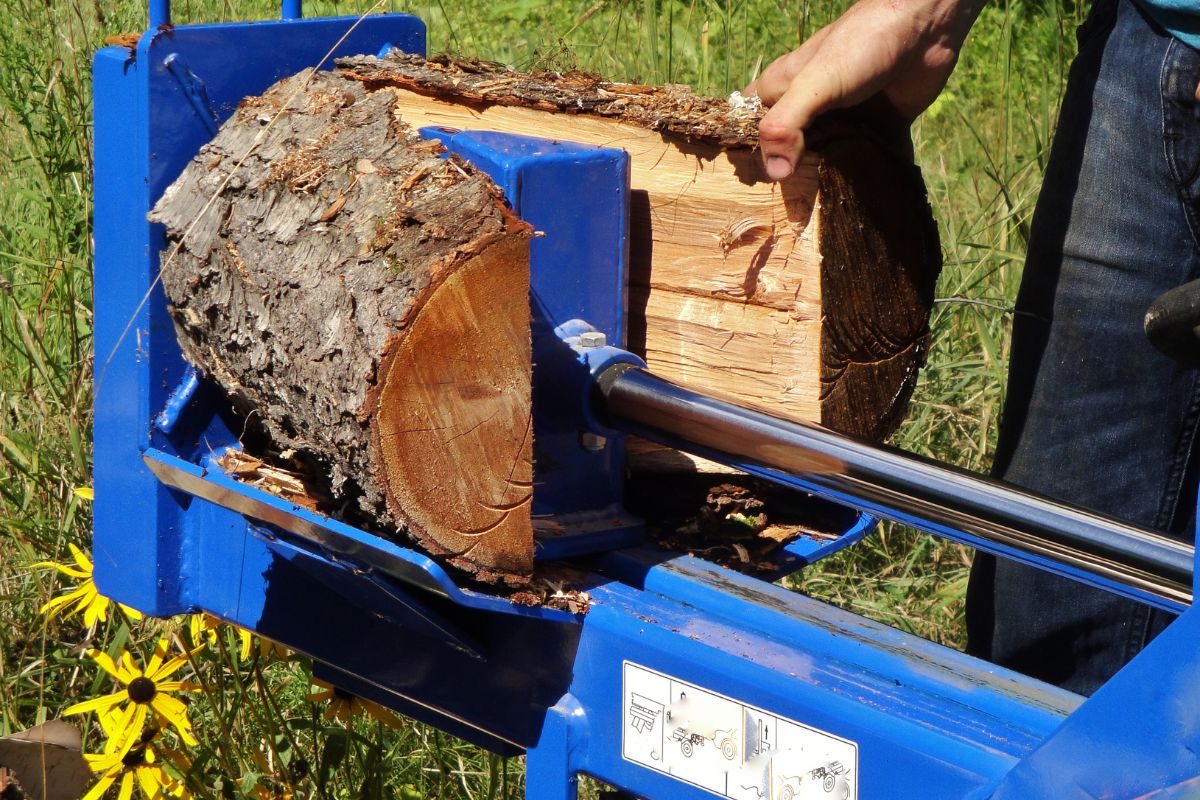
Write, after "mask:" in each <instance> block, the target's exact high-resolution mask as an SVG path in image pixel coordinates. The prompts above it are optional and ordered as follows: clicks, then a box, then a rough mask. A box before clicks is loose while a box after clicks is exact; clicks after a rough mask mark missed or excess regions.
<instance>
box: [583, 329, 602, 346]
mask: <svg viewBox="0 0 1200 800" xmlns="http://www.w3.org/2000/svg"><path fill="white" fill-rule="evenodd" d="M606 344H608V337H607V336H605V335H604V333H603V332H602V331H584V332H583V333H581V334H579V346H580V347H604V345H606Z"/></svg>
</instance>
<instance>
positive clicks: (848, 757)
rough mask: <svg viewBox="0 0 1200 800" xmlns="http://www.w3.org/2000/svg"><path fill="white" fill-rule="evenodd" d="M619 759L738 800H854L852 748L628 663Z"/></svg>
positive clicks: (855, 772) (855, 755) (854, 755)
mask: <svg viewBox="0 0 1200 800" xmlns="http://www.w3.org/2000/svg"><path fill="white" fill-rule="evenodd" d="M622 703H623V709H622V719H623V722H622V725H621V731H622V733H621V755H622V757H623V758H625V759H626V760H627V761H632V762H634V763H635V764H641V765H642V766H643V767H649V768H650V769H653V770H657V771H658V772H662V773H664V774H666V775H670V776H671V777H673V778H677V779H679V780H681V781H685V782H687V783H690V784H692V785H693V786H698V787H700V788H701V789H707V790H708V791H710V792H712V793H713V794H716V795H720V796H721V797H730V798H736V799H737V800H801V798H805V799H807V800H857V797H858V745H857V744H855V743H854V742H851V741H848V740H846V739H842V738H839V737H837V736H834V735H832V734H829V733H826V732H824V731H820V730H817V729H816V728H813V727H810V726H808V725H803V724H801V723H799V722H796V721H795V720H791V719H786V718H784V717H780V716H777V715H775V714H772V713H770V712H768V711H764V710H763V709H761V708H756V707H754V706H751V705H747V704H746V703H742V702H739V701H737V700H733V699H731V698H728V697H725V696H724V695H720V694H717V693H715V692H710V691H708V690H707V689H701V688H700V687H699V686H695V685H693V684H690V683H687V682H685V681H681V680H678V679H676V678H672V677H671V676H669V675H664V674H663V673H661V672H656V671H654V670H652V669H647V668H646V667H643V666H639V665H638V664H634V663H631V662H629V661H626V662H624V664H623V674H622Z"/></svg>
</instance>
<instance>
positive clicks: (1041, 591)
mask: <svg viewBox="0 0 1200 800" xmlns="http://www.w3.org/2000/svg"><path fill="white" fill-rule="evenodd" d="M1079 43H1080V51H1079V56H1078V58H1077V59H1076V61H1075V63H1074V64H1073V65H1072V67H1071V74H1070V77H1069V81H1068V88H1067V94H1066V96H1065V98H1064V101H1063V107H1062V111H1061V114H1060V121H1059V126H1058V131H1057V133H1056V134H1055V140H1054V145H1053V148H1052V150H1051V156H1050V161H1049V163H1048V165H1047V171H1046V179H1045V184H1044V186H1043V189H1042V193H1041V196H1040V197H1039V200H1038V205H1037V210H1036V213H1035V215H1034V219H1033V225H1032V229H1031V238H1030V243H1029V254H1028V258H1027V260H1026V264H1025V273H1024V277H1023V279H1022V284H1021V290H1020V294H1019V296H1018V300H1017V312H1016V316H1015V318H1014V322H1013V351H1012V362H1011V363H1012V366H1011V371H1010V375H1009V384H1008V394H1007V400H1006V405H1005V411H1004V417H1003V420H1002V422H1001V429H1000V444H999V448H998V452H997V457H996V463H995V470H994V471H995V474H996V476H997V477H999V478H1001V479H1002V480H1004V481H1007V482H1010V483H1013V484H1017V485H1019V486H1023V487H1025V488H1027V489H1031V490H1033V491H1035V492H1039V493H1041V494H1045V495H1050V496H1052V497H1056V498H1060V499H1063V500H1066V501H1068V502H1070V503H1074V504H1076V505H1081V506H1086V507H1088V508H1092V509H1094V510H1096V511H1099V512H1102V513H1105V514H1108V515H1111V516H1115V517H1119V518H1121V519H1124V520H1127V521H1129V522H1133V523H1137V524H1140V525H1144V526H1148V527H1153V528H1157V529H1160V530H1162V531H1165V532H1171V533H1172V535H1177V536H1179V537H1181V538H1188V539H1190V538H1192V524H1193V517H1194V514H1193V509H1194V507H1195V484H1196V474H1195V470H1194V466H1195V461H1194V459H1193V458H1192V451H1193V444H1194V440H1195V438H1196V430H1197V419H1198V417H1200V382H1198V381H1197V374H1196V371H1195V370H1188V369H1184V368H1182V367H1179V366H1177V365H1176V364H1174V363H1173V362H1172V361H1170V360H1169V359H1167V358H1166V357H1165V356H1162V355H1159V354H1158V353H1157V352H1156V351H1155V350H1154V349H1153V348H1151V347H1150V345H1149V344H1147V343H1146V341H1145V338H1144V336H1143V333H1142V319H1143V316H1144V315H1145V312H1146V308H1147V306H1148V305H1149V304H1150V302H1151V301H1152V300H1154V299H1155V298H1156V297H1157V296H1158V295H1159V294H1161V293H1162V292H1165V291H1167V290H1168V289H1171V288H1173V287H1175V286H1178V285H1179V284H1182V283H1185V282H1187V281H1189V280H1192V279H1194V278H1197V277H1200V246H1198V244H1197V242H1198V237H1197V233H1198V231H1200V106H1198V105H1197V102H1196V100H1195V91H1196V86H1197V82H1198V81H1200V53H1198V52H1197V51H1195V50H1192V49H1190V48H1188V47H1187V46H1185V45H1183V44H1182V43H1180V42H1178V41H1176V40H1175V39H1173V38H1172V37H1170V36H1169V35H1168V34H1166V33H1165V32H1163V31H1162V30H1160V29H1157V28H1156V27H1155V26H1154V25H1153V24H1152V23H1150V22H1149V21H1148V20H1147V19H1146V18H1145V17H1144V16H1143V14H1142V13H1141V12H1140V10H1139V9H1138V7H1137V6H1136V5H1134V3H1132V2H1131V1H1130V0H1097V3H1096V5H1095V7H1094V8H1093V9H1092V12H1091V14H1090V15H1089V17H1088V20H1087V22H1085V24H1084V25H1083V26H1082V27H1081V28H1080V30H1079ZM1170 621H1171V617H1170V615H1168V614H1165V613H1163V612H1160V611H1155V610H1151V609H1150V608H1148V607H1147V606H1144V605H1141V604H1139V603H1136V602H1133V601H1130V600H1125V599H1122V598H1118V597H1116V596H1114V595H1111V594H1108V593H1106V592H1103V591H1101V590H1098V589H1092V588H1089V587H1085V586H1082V585H1080V584H1077V583H1075V582H1073V581H1070V580H1067V579H1064V578H1060V577H1057V576H1054V575H1051V574H1049V573H1046V572H1042V571H1039V570H1036V569H1033V568H1030V567H1025V566H1022V565H1020V564H1016V563H1013V562H1011V561H1007V560H1002V559H996V558H993V557H991V556H987V555H983V554H980V555H978V556H976V559H975V564H974V567H973V569H972V574H971V583H970V586H969V588H968V592H967V628H968V640H969V644H968V648H967V649H968V652H971V653H973V654H975V655H978V656H981V657H983V658H988V659H990V660H992V661H994V662H996V663H998V664H1001V665H1003V666H1007V667H1011V668H1013V669H1016V670H1018V671H1021V672H1024V673H1026V674H1029V675H1033V676H1034V677H1037V678H1041V679H1042V680H1046V681H1049V682H1051V683H1055V684H1058V685H1060V686H1063V687H1065V688H1068V689H1071V690H1073V691H1076V692H1079V693H1082V694H1090V693H1091V692H1093V691H1094V690H1095V689H1096V688H1098V687H1099V686H1100V685H1101V684H1102V683H1104V681H1105V680H1107V679H1108V678H1109V677H1110V676H1111V675H1112V674H1113V673H1114V672H1116V671H1117V670H1118V669H1120V668H1121V666H1122V665H1123V664H1125V662H1126V661H1128V660H1129V659H1130V658H1132V657H1133V656H1134V655H1135V654H1136V653H1137V652H1138V651H1139V650H1140V649H1141V648H1142V647H1144V646H1145V644H1146V643H1147V642H1148V641H1149V640H1150V639H1151V638H1152V637H1153V636H1154V635H1155V634H1156V633H1158V632H1159V631H1161V630H1162V629H1163V628H1164V627H1165V626H1166V625H1167V624H1168V623H1169V622H1170Z"/></svg>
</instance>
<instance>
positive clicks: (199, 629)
mask: <svg viewBox="0 0 1200 800" xmlns="http://www.w3.org/2000/svg"><path fill="white" fill-rule="evenodd" d="M225 624H227V623H225V622H223V621H221V620H219V619H217V618H216V617H214V616H213V615H212V614H192V616H191V617H190V618H189V619H188V636H189V637H190V638H191V640H192V647H200V646H201V645H202V644H203V643H204V642H207V643H208V644H209V645H210V646H211V647H216V645H217V636H219V635H220V630H221V626H222V625H225ZM229 627H231V628H233V629H234V630H235V631H237V635H238V661H246V660H248V659H249V658H250V644H251V634H250V631H248V630H246V629H245V628H242V627H240V626H238V625H230V626H229Z"/></svg>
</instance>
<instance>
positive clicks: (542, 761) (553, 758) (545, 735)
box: [525, 694, 586, 800]
mask: <svg viewBox="0 0 1200 800" xmlns="http://www.w3.org/2000/svg"><path fill="white" fill-rule="evenodd" d="M584 724H586V717H585V716H584V711H583V707H582V706H580V705H579V701H578V700H576V699H575V697H574V696H572V695H571V694H565V695H563V696H562V699H560V700H559V701H558V703H556V704H555V705H554V707H553V708H551V709H550V710H549V712H548V713H547V714H546V721H545V724H544V725H543V726H542V734H541V736H540V737H539V739H538V743H537V746H536V747H531V748H529V749H528V750H527V751H526V753H525V800H576V798H577V797H578V796H579V775H578V774H577V773H576V772H575V770H574V768H573V766H572V765H573V763H574V758H573V756H574V754H575V750H576V748H578V747H580V746H582V742H581V741H580V739H581V737H580V736H578V733H577V730H576V729H577V728H579V727H580V726H582V725H584Z"/></svg>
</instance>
